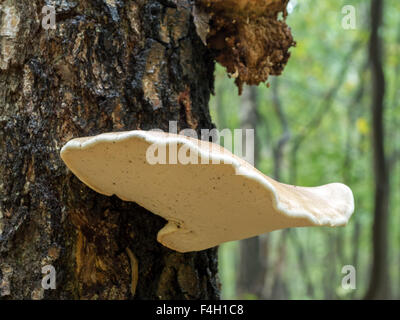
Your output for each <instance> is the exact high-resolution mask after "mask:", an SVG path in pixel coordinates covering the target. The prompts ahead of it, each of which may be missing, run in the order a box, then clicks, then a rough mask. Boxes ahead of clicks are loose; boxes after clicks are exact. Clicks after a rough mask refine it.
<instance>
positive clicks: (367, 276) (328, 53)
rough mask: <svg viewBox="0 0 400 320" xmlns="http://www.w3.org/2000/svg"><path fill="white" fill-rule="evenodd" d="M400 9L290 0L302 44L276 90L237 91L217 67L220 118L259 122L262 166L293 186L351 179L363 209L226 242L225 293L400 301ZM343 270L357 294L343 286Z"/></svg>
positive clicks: (274, 82) (291, 21) (393, 1)
mask: <svg viewBox="0 0 400 320" xmlns="http://www.w3.org/2000/svg"><path fill="white" fill-rule="evenodd" d="M383 3H384V4H385V5H384V7H383V9H382V4H383ZM345 5H352V6H354V7H355V9H356V28H355V29H354V30H346V29H344V28H343V27H342V19H343V17H344V16H345V14H343V13H342V8H343V6H345ZM399 15H400V2H399V1H398V0H386V1H383V0H382V1H381V0H347V1H339V0H335V1H311V0H298V1H296V0H291V2H290V4H289V16H288V18H287V23H288V25H289V26H290V27H291V29H292V32H293V35H294V38H295V40H296V42H297V47H296V48H292V49H291V52H292V56H291V59H290V60H289V63H288V65H287V67H286V69H285V71H284V73H283V75H282V76H280V77H275V78H271V79H270V81H269V85H270V87H269V88H267V86H266V85H260V86H259V87H246V89H245V91H244V93H243V95H242V96H241V97H238V95H237V88H236V87H235V85H234V83H233V79H229V78H228V77H227V76H226V73H225V71H224V70H223V68H222V67H220V66H219V67H218V69H217V74H216V88H215V91H216V95H215V96H214V97H213V99H212V101H211V112H212V116H213V121H214V123H216V124H217V127H218V128H219V129H222V128H231V129H234V128H255V130H256V136H257V137H256V150H257V153H256V163H255V165H256V167H257V168H258V169H259V170H261V171H262V172H263V173H265V174H267V175H269V176H271V177H274V178H276V179H277V180H279V181H281V182H284V183H289V184H296V185H302V186H316V185H321V184H326V183H331V182H343V183H345V184H347V185H349V186H350V187H351V189H352V190H353V193H354V197H355V206H356V210H355V213H354V215H353V217H352V218H351V220H350V222H349V224H348V226H346V227H344V228H335V229H330V228H303V229H291V230H283V231H275V232H272V233H269V234H265V235H262V236H259V237H257V238H253V239H248V240H244V241H240V242H230V243H226V244H224V245H222V246H221V247H220V252H219V254H220V277H221V282H222V290H223V292H222V295H223V298H224V299H235V298H243V299H363V298H384V299H390V298H391V299H399V298H400V267H399V266H400V194H399V186H400V165H399V163H400V130H399V126H400V108H399V107H400V106H399V104H400V102H399V99H400V19H399ZM345 265H352V266H354V267H355V270H356V289H355V290H351V289H343V288H342V286H341V284H342V279H343V277H344V276H345V274H343V273H342V268H343V266H345Z"/></svg>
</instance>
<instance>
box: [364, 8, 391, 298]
mask: <svg viewBox="0 0 400 320" xmlns="http://www.w3.org/2000/svg"><path fill="white" fill-rule="evenodd" d="M383 8H384V0H371V36H370V43H369V56H370V63H371V76H372V109H371V111H372V145H373V164H374V174H375V208H374V222H373V259H372V269H371V276H370V284H369V288H368V291H367V293H366V296H365V299H386V298H389V297H390V286H389V266H388V216H389V210H388V209H389V194H390V183H389V175H388V166H387V159H386V157H385V130H384V123H383V116H384V109H385V105H384V98H385V75H384V71H383V65H382V45H383V43H382V40H381V37H380V35H379V29H380V27H381V24H382V17H383Z"/></svg>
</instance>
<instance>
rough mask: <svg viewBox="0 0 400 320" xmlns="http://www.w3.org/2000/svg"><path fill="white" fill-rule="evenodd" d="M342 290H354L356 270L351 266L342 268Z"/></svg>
mask: <svg viewBox="0 0 400 320" xmlns="http://www.w3.org/2000/svg"><path fill="white" fill-rule="evenodd" d="M342 274H345V276H344V277H343V278H342V288H343V289H345V290H355V289H356V288H357V287H356V268H355V267H354V266H353V265H345V266H343V268H342Z"/></svg>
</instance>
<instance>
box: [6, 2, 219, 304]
mask: <svg viewBox="0 0 400 320" xmlns="http://www.w3.org/2000/svg"><path fill="white" fill-rule="evenodd" d="M45 2H46V3H47V4H53V5H54V6H55V7H56V9H57V15H56V29H55V30H52V29H49V30H45V29H43V28H42V26H41V19H42V13H41V12H42V6H43V5H44V1H38V0H31V1H27V0H18V1H17V0H9V1H6V2H1V4H0V8H1V10H0V49H1V51H0V83H1V86H0V296H1V297H2V298H3V299H30V298H32V299H43V298H45V299H132V298H134V299H199V298H201V299H217V298H218V297H219V284H218V280H217V258H216V249H215V248H214V249H210V250H206V251H203V252H194V253H187V254H180V253H177V252H174V251H171V250H169V249H167V248H165V247H163V246H161V245H160V244H159V243H157V241H156V235H157V232H158V230H160V229H161V228H162V227H163V226H164V224H165V221H164V220H163V219H162V218H160V217H158V216H156V215H153V214H152V213H150V212H148V211H147V210H145V209H144V208H141V207H140V206H138V205H137V204H135V203H128V202H124V201H121V200H120V199H118V198H116V197H106V196H103V195H100V194H98V193H96V192H94V191H92V190H91V189H89V188H88V187H86V186H85V185H84V184H83V183H81V182H80V181H79V180H78V179H77V178H76V177H75V176H74V175H73V174H72V173H71V172H70V171H69V170H67V168H66V167H65V165H64V164H63V162H62V161H61V159H60V156H59V151H60V149H61V147H62V146H63V145H64V144H65V143H66V142H67V141H68V140H70V139H71V138H75V137H82V136H90V135H96V134H99V133H103V132H110V131H125V130H135V129H143V130H148V129H151V128H160V129H163V130H165V131H167V130H168V123H169V121H172V120H176V121H177V122H178V129H182V128H187V127H192V128H194V129H200V128H209V129H211V128H213V124H212V122H211V119H210V115H209V111H208V101H209V96H210V93H211V92H212V90H213V71H214V63H213V61H212V57H210V54H209V51H208V50H207V49H206V47H205V46H204V45H203V43H202V42H201V40H200V39H199V37H198V36H197V34H196V31H195V27H194V24H193V18H192V15H191V8H192V6H193V3H192V1H190V0H177V1H172V0H137V1H127V0H119V1H113V0H109V1H108V0H107V1H105V0H104V1H101V0H87V1H79V2H73V1H68V0H67V1H58V0H55V1H45ZM61 3H62V5H61ZM154 183H157V181H154ZM45 265H53V266H54V267H55V270H56V272H57V277H56V281H57V282H56V285H57V288H56V289H55V290H44V289H43V288H42V285H41V281H42V278H43V276H44V275H43V274H42V272H41V271H42V267H43V266H45ZM136 270H138V272H137V271H136ZM136 280H137V281H136Z"/></svg>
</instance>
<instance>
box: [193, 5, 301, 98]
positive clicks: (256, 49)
mask: <svg viewBox="0 0 400 320" xmlns="http://www.w3.org/2000/svg"><path fill="white" fill-rule="evenodd" d="M288 2H289V1H288V0H198V1H197V6H198V8H197V11H196V12H202V15H203V17H204V14H207V15H208V18H209V29H208V33H207V36H206V43H207V46H208V47H209V48H210V49H211V50H212V51H214V53H215V55H216V57H215V59H216V61H218V62H219V63H220V64H221V65H223V66H224V67H226V69H227V72H228V73H229V74H230V75H231V76H232V77H234V78H236V81H235V83H236V85H237V86H238V88H239V94H241V92H242V88H243V84H244V83H246V84H249V85H258V84H259V83H261V82H265V81H267V79H268V77H269V76H270V75H276V76H277V75H280V74H281V73H282V71H283V69H284V67H285V65H286V64H287V62H288V60H289V57H290V52H289V49H290V47H292V46H295V44H296V43H295V42H294V40H293V37H292V34H291V31H290V28H289V27H288V26H287V24H286V22H285V18H286V15H287V12H286V6H287V4H288ZM280 14H281V16H282V19H280ZM199 15H200V13H199ZM203 20H204V18H203ZM198 29H199V28H198ZM203 31H204V30H203ZM200 33H201V32H200Z"/></svg>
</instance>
